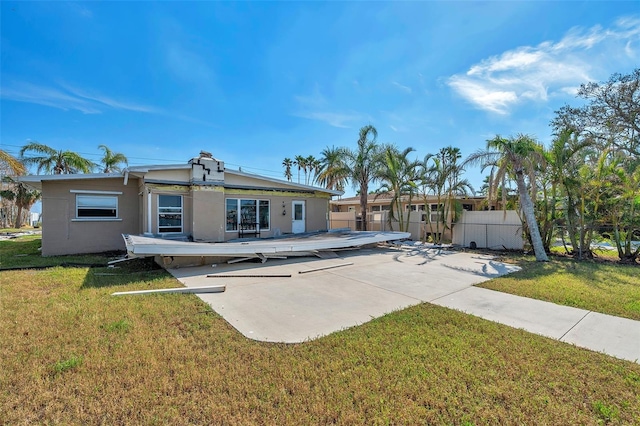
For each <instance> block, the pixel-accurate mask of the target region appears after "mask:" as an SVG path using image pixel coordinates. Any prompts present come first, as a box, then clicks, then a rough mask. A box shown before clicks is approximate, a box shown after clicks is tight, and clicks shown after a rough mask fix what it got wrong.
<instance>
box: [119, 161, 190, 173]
mask: <svg viewBox="0 0 640 426" xmlns="http://www.w3.org/2000/svg"><path fill="white" fill-rule="evenodd" d="M190 168H191V164H189V163H186V164H150V165H146V166H133V167H127V168H125V169H124V170H122V172H123V173H126V172H129V173H147V172H149V171H152V170H186V169H190Z"/></svg>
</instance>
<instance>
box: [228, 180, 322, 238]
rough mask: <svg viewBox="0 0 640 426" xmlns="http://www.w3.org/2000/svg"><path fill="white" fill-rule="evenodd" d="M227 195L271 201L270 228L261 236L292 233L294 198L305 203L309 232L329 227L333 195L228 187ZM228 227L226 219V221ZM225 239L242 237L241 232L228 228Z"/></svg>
mask: <svg viewBox="0 0 640 426" xmlns="http://www.w3.org/2000/svg"><path fill="white" fill-rule="evenodd" d="M224 198H225V200H226V199H227V198H240V199H256V200H268V201H269V211H270V227H269V229H268V230H261V232H260V237H262V238H264V237H273V236H278V235H282V234H288V233H291V231H292V220H293V217H292V213H293V212H292V203H293V201H304V202H305V213H306V218H305V230H306V232H314V231H324V230H327V229H328V223H327V222H328V212H329V195H327V194H324V193H321V192H316V193H300V192H295V191H286V190H283V191H277V190H276V191H274V190H260V189H246V190H245V189H233V188H226V189H225V190H224ZM222 208H223V212H222V214H221V215H220V217H221V218H222V220H223V221H224V220H225V219H226V216H225V215H226V213H225V211H224V203H223V207H222ZM223 228H224V222H223ZM224 234H225V236H224V239H225V240H229V239H233V238H237V237H238V232H237V231H226V230H225V233H224Z"/></svg>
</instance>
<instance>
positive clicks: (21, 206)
mask: <svg viewBox="0 0 640 426" xmlns="http://www.w3.org/2000/svg"><path fill="white" fill-rule="evenodd" d="M3 181H4V182H6V183H8V184H9V188H8V189H3V190H2V191H0V196H1V197H3V198H6V199H7V200H10V201H13V203H14V204H15V205H16V207H17V212H16V217H15V224H14V226H15V227H16V228H18V229H19V228H20V227H21V226H22V212H23V211H25V210H26V211H28V210H30V209H31V206H33V204H34V203H35V202H36V201H38V200H39V199H40V191H34V190H31V189H29V188H28V187H27V186H26V185H25V184H23V183H22V182H18V181H17V180H15V179H14V178H12V177H10V176H5V177H4V179H3Z"/></svg>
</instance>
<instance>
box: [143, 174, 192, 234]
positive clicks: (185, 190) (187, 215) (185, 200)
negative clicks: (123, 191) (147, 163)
mask: <svg viewBox="0 0 640 426" xmlns="http://www.w3.org/2000/svg"><path fill="white" fill-rule="evenodd" d="M146 187H147V190H148V191H151V232H152V233H153V234H158V233H159V231H158V195H160V194H166V195H182V233H183V234H186V235H191V233H192V231H193V229H192V223H193V219H192V218H193V215H192V212H193V209H192V205H193V203H192V201H191V191H190V189H189V187H188V186H182V185H159V184H147V185H146ZM145 197H146V195H145ZM145 212H146V210H145ZM145 223H146V220H145ZM145 232H146V228H145Z"/></svg>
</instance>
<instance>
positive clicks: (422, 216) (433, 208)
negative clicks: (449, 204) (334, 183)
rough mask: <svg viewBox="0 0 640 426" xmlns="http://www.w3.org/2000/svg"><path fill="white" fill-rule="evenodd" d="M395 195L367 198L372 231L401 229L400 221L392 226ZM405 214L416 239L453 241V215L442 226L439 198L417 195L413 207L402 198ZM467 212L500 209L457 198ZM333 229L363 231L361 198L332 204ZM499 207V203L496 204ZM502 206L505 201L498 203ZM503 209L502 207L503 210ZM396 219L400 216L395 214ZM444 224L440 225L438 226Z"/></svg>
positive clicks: (472, 198) (471, 198)
mask: <svg viewBox="0 0 640 426" xmlns="http://www.w3.org/2000/svg"><path fill="white" fill-rule="evenodd" d="M392 199H393V193H380V194H368V195H367V224H368V227H367V229H368V230H384V231H388V230H398V229H399V228H398V222H397V221H394V222H393V223H391V224H390V223H389V211H390V209H391V200H392ZM401 201H402V213H403V217H404V220H406V219H407V218H408V219H409V222H410V225H409V229H408V230H409V232H411V236H412V238H413V239H415V240H421V239H423V238H429V237H430V236H431V234H435V233H438V234H441V235H442V236H443V238H444V240H446V241H451V239H452V232H451V229H452V228H453V226H452V217H453V215H452V212H451V211H450V212H449V214H448V215H447V218H446V221H445V222H446V226H444V225H443V224H442V214H443V212H442V208H443V207H442V203H443V202H444V201H443V200H441V201H440V203H438V199H437V197H434V196H432V195H429V196H427V197H426V198H425V197H422V196H415V197H413V199H412V200H411V204H409V198H408V197H407V196H403V197H402V200H401ZM456 201H457V202H458V203H459V204H460V207H461V209H462V210H463V211H483V210H495V209H496V206H495V205H492V206H490V207H489V205H488V203H487V198H486V197H477V196H461V197H458V198H456ZM330 204H331V216H330V219H331V223H330V226H331V227H332V228H340V227H348V228H351V229H352V230H359V229H360V228H361V225H360V223H361V221H362V218H361V217H360V214H361V212H360V197H359V196H356V197H349V198H341V199H336V200H332V201H331V203H330ZM494 204H496V203H494ZM498 204H499V205H501V202H498ZM499 208H501V207H499ZM395 217H398V213H397V212H395ZM437 222H440V224H439V225H436V223H437Z"/></svg>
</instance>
